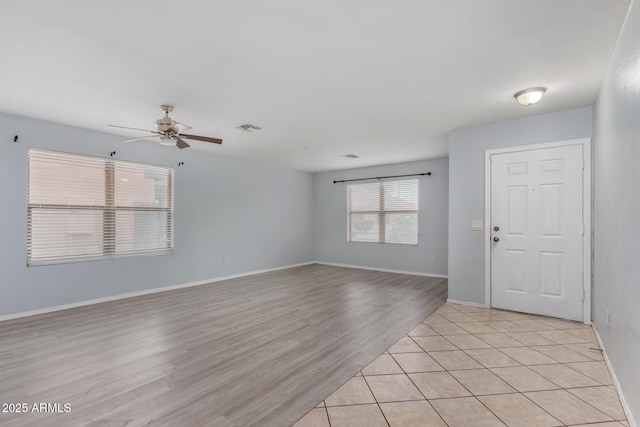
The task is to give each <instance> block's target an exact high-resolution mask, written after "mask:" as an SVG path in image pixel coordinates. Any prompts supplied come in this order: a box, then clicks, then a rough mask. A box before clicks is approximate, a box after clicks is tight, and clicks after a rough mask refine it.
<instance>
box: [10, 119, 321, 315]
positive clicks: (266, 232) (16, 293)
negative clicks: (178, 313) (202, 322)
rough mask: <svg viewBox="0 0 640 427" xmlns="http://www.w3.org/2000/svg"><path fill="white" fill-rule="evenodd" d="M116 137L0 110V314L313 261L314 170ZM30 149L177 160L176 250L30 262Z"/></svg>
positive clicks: (156, 161) (172, 162) (171, 163)
mask: <svg viewBox="0 0 640 427" xmlns="http://www.w3.org/2000/svg"><path fill="white" fill-rule="evenodd" d="M14 135H19V136H20V141H19V142H18V143H14V142H13V136H14ZM119 139H120V138H118V137H116V136H113V135H109V134H103V133H98V132H91V131H87V130H83V129H78V128H72V127H67V126H63V125H59V124H53V123H48V122H42V121H37V120H32V119H28V118H23V117H17V116H11V115H5V114H0V200H1V201H2V202H1V203H2V204H1V205H0V224H2V240H1V241H0V295H1V297H0V315H6V314H10V313H19V312H23V311H28V310H33V309H39V308H45V307H51V306H57V305H63V304H69V303H75V302H79V301H84V300H89V299H93V298H101V297H107V296H113V295H117V294H121V293H127V292H136V291H142V290H147V289H151V288H157V287H163V286H169V285H176V284H182V283H188V282H193V281H199V280H205V279H210V278H215V277H220V276H226V275H231V274H238V273H243V272H249V271H254V270H259V269H267V268H273V267H279V266H285V265H290V264H295V263H301V262H308V261H312V252H311V246H310V245H309V241H310V240H311V234H312V204H313V200H312V191H313V178H312V175H311V174H308V173H302V172H296V171H291V170H284V169H278V168H273V167H268V166H264V165H261V164H259V163H257V162H249V161H240V160H235V159H229V158H223V157H221V156H218V155H210V154H206V153H205V154H203V153H199V152H197V151H196V150H194V149H187V150H177V149H176V148H175V147H163V146H160V145H158V144H154V143H152V142H148V141H147V142H132V143H129V144H121V143H119V142H118V140H119ZM27 147H38V148H45V149H52V150H58V151H66V152H73V153H79V154H87V155H95V156H100V157H107V156H108V153H109V152H110V151H114V150H115V151H116V152H117V155H116V157H115V158H116V159H122V160H130V161H137V162H147V163H153V164H160V165H168V166H173V167H174V168H175V219H174V228H175V236H174V238H175V253H174V254H173V255H170V256H154V257H134V258H126V259H117V260H107V261H93V262H82V263H73V264H63V265H53V266H42V267H30V268H27V267H26V251H27V249H26V241H27V237H26V234H27V223H26V212H27V210H26V203H27V200H26V188H27ZM220 152H221V153H224V146H222V147H220ZM179 161H183V162H185V165H184V166H182V167H177V163H178V162H179ZM225 255H226V256H228V257H229V260H230V262H229V263H228V264H227V265H224V264H223V262H222V259H223V257H224V256H225Z"/></svg>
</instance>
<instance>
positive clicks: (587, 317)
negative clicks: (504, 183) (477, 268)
mask: <svg viewBox="0 0 640 427" xmlns="http://www.w3.org/2000/svg"><path fill="white" fill-rule="evenodd" d="M569 145H581V146H582V153H583V158H584V168H583V169H582V189H583V190H582V192H583V194H582V220H583V222H584V238H583V240H582V260H583V265H582V286H583V287H582V292H583V294H582V295H583V299H582V319H583V322H584V323H585V324H586V325H590V324H591V294H592V292H591V290H592V289H591V286H592V271H591V264H592V250H591V241H592V231H591V210H592V206H591V191H592V190H591V186H592V184H591V180H592V176H591V138H580V139H570V140H566V141H558V142H550V143H543V144H531V145H521V146H517V147H507V148H498V149H492V150H486V151H485V163H484V165H485V166H484V218H485V227H484V286H485V293H484V304H485V306H486V307H491V242H490V239H491V156H492V155H495V154H505V153H514V152H518V151H531V150H542V149H545V148H558V147H566V146H569Z"/></svg>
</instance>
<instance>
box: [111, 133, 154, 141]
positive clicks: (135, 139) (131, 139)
mask: <svg viewBox="0 0 640 427" xmlns="http://www.w3.org/2000/svg"><path fill="white" fill-rule="evenodd" d="M147 138H157V136H156V135H149V136H141V137H139V138H129V139H123V140H122V141H120V142H131V141H138V140H139V139H147Z"/></svg>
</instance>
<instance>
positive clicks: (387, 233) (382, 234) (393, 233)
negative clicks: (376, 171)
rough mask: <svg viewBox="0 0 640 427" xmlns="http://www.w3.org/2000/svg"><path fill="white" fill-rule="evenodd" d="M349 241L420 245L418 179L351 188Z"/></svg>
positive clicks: (349, 199)
mask: <svg viewBox="0 0 640 427" xmlns="http://www.w3.org/2000/svg"><path fill="white" fill-rule="evenodd" d="M347 193H348V209H349V218H348V220H349V221H348V222H349V229H348V241H349V242H373V243H397V244H404V245H417V244H418V180H417V179H408V180H402V181H381V182H368V183H364V184H350V185H348V187H347Z"/></svg>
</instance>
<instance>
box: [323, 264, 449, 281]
mask: <svg viewBox="0 0 640 427" xmlns="http://www.w3.org/2000/svg"><path fill="white" fill-rule="evenodd" d="M315 264H322V265H331V266H333V267H346V268H357V269H360V270H372V271H382V272H385V273H398V274H411V275H412V276H424V277H437V278H439V279H448V278H449V276H447V275H446V274H433V273H420V272H418V271H405V270H390V269H387V268H378V267H367V266H364V265H352V264H339V263H336V262H322V261H316V262H315Z"/></svg>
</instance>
